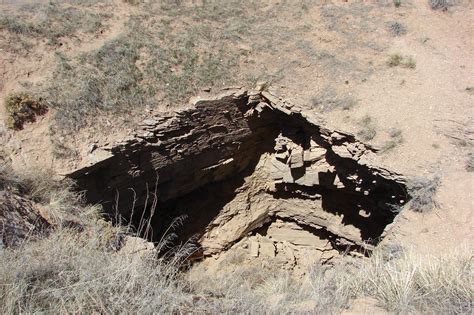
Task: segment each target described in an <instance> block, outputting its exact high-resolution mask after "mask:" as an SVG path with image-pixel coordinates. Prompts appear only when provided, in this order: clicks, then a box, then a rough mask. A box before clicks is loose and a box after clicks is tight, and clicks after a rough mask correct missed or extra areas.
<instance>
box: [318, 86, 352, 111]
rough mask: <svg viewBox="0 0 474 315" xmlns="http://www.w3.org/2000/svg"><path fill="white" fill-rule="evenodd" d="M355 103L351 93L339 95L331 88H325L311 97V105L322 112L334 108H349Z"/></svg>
mask: <svg viewBox="0 0 474 315" xmlns="http://www.w3.org/2000/svg"><path fill="white" fill-rule="evenodd" d="M356 104H357V100H355V99H354V98H353V97H352V96H351V95H343V96H341V95H339V94H338V93H337V92H336V90H335V89H333V88H330V87H328V88H325V89H323V90H322V91H321V92H320V93H318V94H317V95H315V96H314V97H313V98H312V99H311V105H312V106H313V107H316V108H318V109H319V110H320V111H322V112H327V111H333V110H336V109H342V110H350V109H351V108H353V107H354V106H355V105H356Z"/></svg>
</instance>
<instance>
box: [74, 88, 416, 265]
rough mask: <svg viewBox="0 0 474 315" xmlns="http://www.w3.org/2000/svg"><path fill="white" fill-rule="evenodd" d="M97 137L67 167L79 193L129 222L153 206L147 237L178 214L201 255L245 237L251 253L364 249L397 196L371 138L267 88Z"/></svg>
mask: <svg viewBox="0 0 474 315" xmlns="http://www.w3.org/2000/svg"><path fill="white" fill-rule="evenodd" d="M101 149H102V152H103V151H104V150H107V151H108V152H109V154H106V155H105V156H106V157H104V158H103V159H102V160H100V161H99V162H98V163H95V164H94V165H91V166H90V167H87V168H82V169H79V170H77V171H75V172H73V173H71V174H70V176H71V177H73V178H75V179H76V180H77V181H78V184H79V186H80V187H81V188H82V189H84V190H86V191H87V197H88V199H89V201H91V202H102V203H103V204H104V206H105V207H106V208H108V209H109V211H110V213H111V214H112V216H113V217H115V218H117V217H118V216H119V215H120V216H121V217H122V218H123V220H125V221H128V220H132V222H134V224H135V225H136V226H140V221H141V226H144V224H146V222H148V221H147V220H148V219H149V218H150V217H152V219H151V226H152V228H153V236H152V237H151V238H152V239H154V240H155V241H159V240H160V239H162V237H163V233H164V231H166V230H167V228H168V227H169V225H170V224H171V222H172V221H173V219H174V218H176V217H180V216H181V217H186V220H185V221H184V224H182V225H181V226H180V227H179V228H177V229H176V233H177V234H178V235H179V236H180V239H181V240H184V239H186V238H188V237H190V236H195V237H196V238H197V240H198V243H199V245H200V246H201V248H202V254H203V255H204V256H208V255H214V254H218V253H220V252H222V251H223V250H226V249H229V248H230V247H232V246H233V245H234V244H237V243H242V242H243V241H245V240H246V239H248V240H249V241H250V244H248V246H247V245H246V246H247V247H246V248H247V249H246V251H247V252H248V254H249V255H250V256H252V255H253V256H255V255H257V256H259V255H264V256H268V257H278V255H280V256H281V255H283V254H282V253H286V254H285V255H287V256H288V255H290V254H288V253H290V252H294V251H299V250H301V249H304V251H307V250H311V249H314V250H317V251H319V252H326V251H331V250H332V251H334V250H338V251H345V250H352V249H359V248H361V247H363V248H365V249H369V250H370V249H371V247H372V246H373V245H375V244H377V242H378V241H379V240H380V239H381V237H382V236H383V233H384V229H385V227H386V226H387V225H388V224H390V223H391V222H392V221H393V219H394V217H395V216H396V214H397V213H398V210H399V207H400V206H401V205H403V204H404V203H405V202H406V200H407V198H408V196H407V192H406V188H405V183H404V179H403V177H402V176H400V175H398V174H395V173H392V172H390V171H388V170H386V169H383V168H381V167H378V166H377V165H374V164H372V162H371V161H372V160H373V159H372V157H373V156H374V154H375V153H376V150H375V149H374V148H372V147H370V146H368V145H366V144H364V143H361V142H359V141H358V140H357V139H356V138H355V137H354V136H353V135H351V134H348V133H344V132H341V131H337V130H329V129H327V128H324V127H323V126H320V125H318V123H316V122H315V121H312V120H311V119H310V118H309V117H307V116H306V115H305V113H303V112H301V110H300V109H299V108H297V107H296V106H294V105H293V104H290V103H288V102H286V101H283V100H281V99H279V98H278V97H275V96H274V95H272V94H270V93H268V92H260V91H244V90H234V91H228V92H227V93H226V94H225V95H222V96H219V97H216V98H214V99H209V100H200V101H197V102H196V103H195V105H194V106H193V107H191V108H189V109H186V110H183V111H179V112H176V113H175V114H173V115H168V116H165V117H163V116H161V117H150V118H148V119H146V120H145V121H144V122H143V124H142V125H141V126H140V128H139V129H138V130H137V132H136V133H135V134H133V135H130V136H129V137H128V138H127V139H126V140H125V141H123V142H122V143H118V144H115V145H111V146H109V147H108V148H101ZM144 222H145V223H144ZM168 230H169V229H168ZM257 236H258V237H257ZM291 255H293V256H292V257H293V258H294V257H296V256H298V255H295V254H291ZM291 255H290V256H291ZM323 256H324V255H323Z"/></svg>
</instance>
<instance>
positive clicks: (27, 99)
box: [5, 93, 48, 129]
mask: <svg viewBox="0 0 474 315" xmlns="http://www.w3.org/2000/svg"><path fill="white" fill-rule="evenodd" d="M5 108H6V110H7V114H8V118H7V126H8V127H9V128H11V129H23V125H24V124H25V123H28V122H34V121H35V120H36V116H39V115H43V114H45V113H46V112H47V110H48V108H47V106H46V105H45V104H44V102H43V101H42V100H41V99H37V98H34V97H33V96H31V95H29V94H27V93H12V94H9V95H7V96H6V98H5Z"/></svg>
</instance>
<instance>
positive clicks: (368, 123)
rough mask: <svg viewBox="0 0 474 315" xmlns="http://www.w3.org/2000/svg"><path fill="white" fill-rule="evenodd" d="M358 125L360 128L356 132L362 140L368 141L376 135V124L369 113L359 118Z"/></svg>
mask: <svg viewBox="0 0 474 315" xmlns="http://www.w3.org/2000/svg"><path fill="white" fill-rule="evenodd" d="M359 126H360V127H361V129H360V130H359V131H358V132H357V135H358V136H359V137H360V138H361V139H362V140H364V141H370V140H372V139H374V138H375V136H376V135H377V128H376V125H375V123H374V121H373V119H372V117H370V116H369V115H365V116H364V117H362V119H361V120H359Z"/></svg>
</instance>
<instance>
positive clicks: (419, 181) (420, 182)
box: [409, 176, 441, 212]
mask: <svg viewBox="0 0 474 315" xmlns="http://www.w3.org/2000/svg"><path fill="white" fill-rule="evenodd" d="M440 183H441V180H440V178H439V176H434V177H433V178H425V177H418V178H415V179H413V180H412V181H411V182H410V183H409V192H410V195H411V197H412V199H411V201H410V206H411V209H412V210H413V211H416V212H428V211H430V210H432V209H433V208H434V207H437V202H436V199H435V197H436V192H437V190H438V187H439V185H440Z"/></svg>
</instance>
